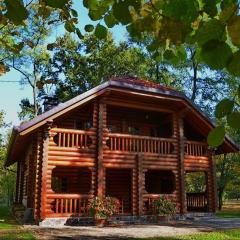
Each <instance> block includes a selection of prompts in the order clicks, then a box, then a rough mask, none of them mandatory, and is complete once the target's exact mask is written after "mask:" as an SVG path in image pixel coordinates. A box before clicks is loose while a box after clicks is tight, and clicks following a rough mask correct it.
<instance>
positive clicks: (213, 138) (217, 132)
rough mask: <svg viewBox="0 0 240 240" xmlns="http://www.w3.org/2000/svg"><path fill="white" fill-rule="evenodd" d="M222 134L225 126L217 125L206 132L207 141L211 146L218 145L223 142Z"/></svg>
mask: <svg viewBox="0 0 240 240" xmlns="http://www.w3.org/2000/svg"><path fill="white" fill-rule="evenodd" d="M224 136H225V128H224V127H223V126H218V127H216V128H214V129H213V130H211V132H210V133H209V134H208V137H207V142H208V144H209V145H210V146H211V147H218V146H220V145H221V144H222V143H223V141H224Z"/></svg>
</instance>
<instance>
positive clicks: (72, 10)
mask: <svg viewBox="0 0 240 240" xmlns="http://www.w3.org/2000/svg"><path fill="white" fill-rule="evenodd" d="M71 13H72V16H73V17H78V12H77V11H76V10H75V9H71Z"/></svg>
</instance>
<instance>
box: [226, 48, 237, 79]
mask: <svg viewBox="0 0 240 240" xmlns="http://www.w3.org/2000/svg"><path fill="white" fill-rule="evenodd" d="M227 70H228V71H229V72H230V73H231V74H232V75H234V76H240V50H239V51H237V52H235V53H234V54H233V55H232V58H231V59H230V61H229V63H228V65H227Z"/></svg>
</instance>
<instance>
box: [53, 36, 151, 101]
mask: <svg viewBox="0 0 240 240" xmlns="http://www.w3.org/2000/svg"><path fill="white" fill-rule="evenodd" d="M52 46H53V49H52V50H53V58H52V60H51V68H52V69H51V73H50V75H51V74H52V76H51V78H54V79H57V87H56V94H57V96H58V97H59V99H60V100H61V101H65V100H67V99H70V98H72V97H74V96H76V95H78V94H80V93H82V92H85V91H86V90H88V89H90V88H93V87H95V86H97V85H99V84H100V83H102V82H104V81H106V80H107V79H108V78H110V77H113V76H120V75H137V76H139V77H148V72H149V70H150V66H149V65H148V62H149V61H150V59H149V58H148V57H147V56H146V55H145V54H144V53H143V52H142V51H141V50H140V49H139V48H136V47H131V46H129V44H127V43H126V42H121V43H119V44H116V43H114V41H113V38H112V35H111V34H109V35H108V37H107V39H106V40H99V39H98V38H96V37H95V36H94V35H92V34H91V35H86V36H85V37H84V38H83V39H82V40H81V41H78V40H76V39H74V38H72V37H71V36H70V35H69V34H67V35H65V36H63V37H60V38H58V39H57V41H56V42H55V43H54V44H53V45H52Z"/></svg>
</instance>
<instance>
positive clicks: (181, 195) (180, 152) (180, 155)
mask: <svg viewBox="0 0 240 240" xmlns="http://www.w3.org/2000/svg"><path fill="white" fill-rule="evenodd" d="M173 116H174V121H173V122H174V123H173V124H174V136H176V138H177V163H178V181H177V182H176V184H177V186H178V199H179V203H180V213H181V214H184V213H186V211H187V203H186V194H185V169H184V125H183V114H182V113H174V115H173Z"/></svg>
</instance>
